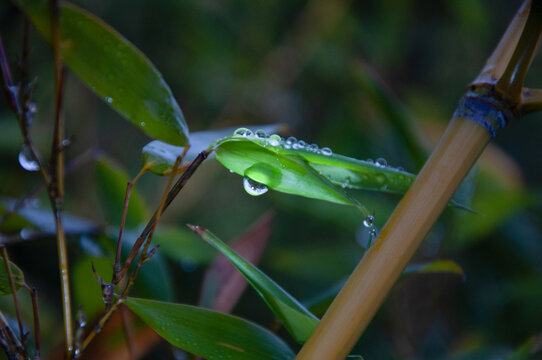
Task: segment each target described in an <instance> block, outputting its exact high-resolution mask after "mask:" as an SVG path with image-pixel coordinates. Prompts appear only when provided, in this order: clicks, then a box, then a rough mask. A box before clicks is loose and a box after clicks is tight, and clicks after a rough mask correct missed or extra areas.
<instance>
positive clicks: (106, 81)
mask: <svg viewBox="0 0 542 360" xmlns="http://www.w3.org/2000/svg"><path fill="white" fill-rule="evenodd" d="M15 2H16V3H17V4H18V5H19V7H20V8H21V9H22V10H23V11H24V12H25V13H26V15H27V16H28V17H29V18H30V20H31V21H32V23H33V24H34V25H35V26H36V28H37V29H38V31H39V32H40V33H41V35H42V36H43V37H44V38H45V40H46V41H48V42H50V41H51V22H50V10H49V6H48V4H49V3H48V2H47V1H45V0H15ZM60 33H61V37H62V38H61V44H60V49H61V55H62V60H63V61H64V62H65V63H66V65H68V66H69V67H70V68H71V69H72V70H73V71H74V72H75V73H76V74H77V75H78V76H79V77H80V78H81V79H82V80H83V81H84V82H85V83H86V84H87V85H88V86H89V87H90V88H91V89H92V90H93V91H94V92H95V93H96V94H97V95H98V96H100V97H101V98H103V99H104V101H105V102H106V103H107V104H109V105H110V106H111V107H112V108H114V109H115V110H117V111H118V112H119V113H120V114H121V115H122V116H124V117H125V118H126V119H128V120H130V121H131V122H132V123H134V124H135V125H137V126H139V127H140V128H141V129H142V130H143V131H145V132H146V133H147V134H149V135H150V136H152V137H153V138H156V139H159V140H162V141H165V142H167V143H170V144H175V145H187V144H188V127H187V125H186V122H185V120H184V116H183V113H182V111H181V109H180V107H179V105H178V104H177V101H176V100H175V98H174V97H173V94H172V93H171V90H170V89H169V86H168V85H167V84H166V82H165V81H164V79H163V78H162V75H160V73H159V72H158V70H157V69H156V68H155V67H154V66H153V65H152V63H151V62H150V61H149V59H148V58H147V57H145V55H143V54H142V53H141V52H140V51H139V50H138V49H137V48H136V47H135V46H134V45H132V44H131V43H130V42H129V41H128V40H126V39H125V38H124V37H123V36H122V35H120V34H119V33H117V32H116V31H115V30H113V29H112V28H111V27H109V26H108V25H107V24H105V23H104V22H102V21H101V20H100V19H98V18H96V17H95V16H94V15H92V14H90V13H88V12H86V11H84V10H82V9H80V8H78V7H76V6H74V5H71V4H69V3H62V4H61V5H60Z"/></svg>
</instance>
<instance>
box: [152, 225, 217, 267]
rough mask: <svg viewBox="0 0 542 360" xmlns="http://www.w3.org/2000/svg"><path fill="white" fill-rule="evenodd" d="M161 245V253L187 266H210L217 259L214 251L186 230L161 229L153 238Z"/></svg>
mask: <svg viewBox="0 0 542 360" xmlns="http://www.w3.org/2000/svg"><path fill="white" fill-rule="evenodd" d="M152 241H153V243H155V244H158V245H160V253H161V254H163V255H164V256H167V257H169V258H171V259H174V260H176V261H180V262H181V263H184V264H186V265H189V266H192V265H195V264H208V263H210V262H211V261H212V260H213V258H214V257H215V253H214V251H213V250H212V249H211V248H209V246H207V245H205V244H204V243H202V242H201V240H200V239H198V237H197V236H196V235H194V233H193V232H192V231H190V230H188V229H186V228H177V227H159V228H157V229H156V232H155V233H154V236H153V238H152Z"/></svg>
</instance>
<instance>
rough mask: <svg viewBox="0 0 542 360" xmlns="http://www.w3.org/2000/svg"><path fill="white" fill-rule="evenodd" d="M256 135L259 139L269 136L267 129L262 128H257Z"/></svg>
mask: <svg viewBox="0 0 542 360" xmlns="http://www.w3.org/2000/svg"><path fill="white" fill-rule="evenodd" d="M255 135H256V137H257V138H259V139H265V138H266V137H267V134H266V133H265V131H264V130H262V129H259V130H256V133H255Z"/></svg>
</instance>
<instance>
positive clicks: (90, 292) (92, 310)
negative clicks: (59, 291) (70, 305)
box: [72, 256, 113, 319]
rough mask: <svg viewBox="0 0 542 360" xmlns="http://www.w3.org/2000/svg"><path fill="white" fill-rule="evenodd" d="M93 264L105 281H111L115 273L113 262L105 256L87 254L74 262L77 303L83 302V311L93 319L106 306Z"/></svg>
mask: <svg viewBox="0 0 542 360" xmlns="http://www.w3.org/2000/svg"><path fill="white" fill-rule="evenodd" d="M92 264H94V268H95V269H96V271H97V273H98V275H99V276H101V277H102V278H103V279H104V281H110V280H111V275H112V273H113V267H112V264H111V262H110V261H109V260H108V259H106V258H104V257H94V256H86V257H84V258H82V259H79V260H78V261H77V262H76V263H75V264H74V266H73V269H72V274H73V275H72V277H73V281H72V283H73V293H74V296H75V304H78V305H79V304H81V306H82V310H83V313H84V314H85V316H86V317H87V318H88V319H93V318H94V316H96V315H98V314H99V313H100V312H101V311H103V310H104V308H105V307H104V302H103V300H102V290H101V288H100V284H99V283H98V282H97V281H96V279H95V278H94V274H93V273H92Z"/></svg>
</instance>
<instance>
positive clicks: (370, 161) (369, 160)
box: [365, 159, 374, 164]
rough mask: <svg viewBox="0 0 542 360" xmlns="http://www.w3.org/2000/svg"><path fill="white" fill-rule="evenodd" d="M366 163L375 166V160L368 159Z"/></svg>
mask: <svg viewBox="0 0 542 360" xmlns="http://www.w3.org/2000/svg"><path fill="white" fill-rule="evenodd" d="M365 161H367V162H368V163H369V164H374V161H373V159H367V160H365Z"/></svg>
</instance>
